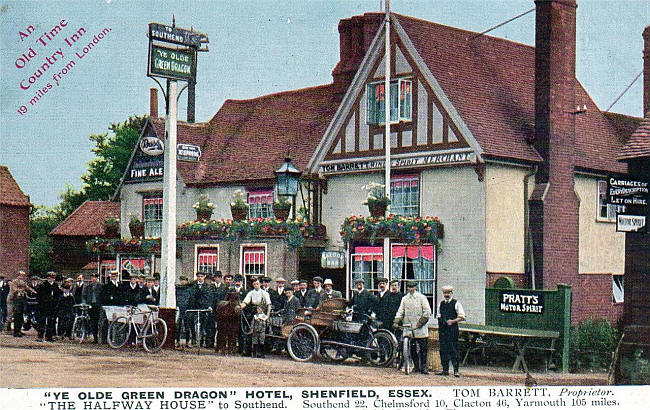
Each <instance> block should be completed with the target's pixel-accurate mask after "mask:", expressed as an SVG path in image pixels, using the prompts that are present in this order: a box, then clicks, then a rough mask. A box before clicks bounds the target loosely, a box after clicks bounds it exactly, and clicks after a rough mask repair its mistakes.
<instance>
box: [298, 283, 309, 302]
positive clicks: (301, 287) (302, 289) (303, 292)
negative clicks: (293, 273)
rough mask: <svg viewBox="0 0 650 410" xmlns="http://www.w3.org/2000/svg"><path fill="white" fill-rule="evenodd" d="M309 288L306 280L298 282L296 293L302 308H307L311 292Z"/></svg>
mask: <svg viewBox="0 0 650 410" xmlns="http://www.w3.org/2000/svg"><path fill="white" fill-rule="evenodd" d="M308 287H309V285H308V284H307V281H306V280H305V279H301V280H300V281H299V282H298V291H297V292H295V296H296V297H297V298H298V300H300V304H301V305H302V307H306V306H307V292H309V289H308Z"/></svg>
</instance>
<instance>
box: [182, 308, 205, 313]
mask: <svg viewBox="0 0 650 410" xmlns="http://www.w3.org/2000/svg"><path fill="white" fill-rule="evenodd" d="M185 312H192V313H201V312H212V308H211V307H209V308H207V309H187V310H186V311H185Z"/></svg>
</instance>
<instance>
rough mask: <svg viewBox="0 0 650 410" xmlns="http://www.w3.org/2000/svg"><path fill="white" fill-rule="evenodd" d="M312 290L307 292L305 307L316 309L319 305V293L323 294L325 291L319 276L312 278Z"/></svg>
mask: <svg viewBox="0 0 650 410" xmlns="http://www.w3.org/2000/svg"><path fill="white" fill-rule="evenodd" d="M313 283H314V288H313V289H309V291H307V295H306V296H305V302H304V303H305V307H308V308H316V307H318V305H319V304H320V297H321V293H325V289H323V287H322V283H323V278H321V277H320V276H314V279H313Z"/></svg>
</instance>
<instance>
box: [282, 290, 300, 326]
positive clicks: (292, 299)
mask: <svg viewBox="0 0 650 410" xmlns="http://www.w3.org/2000/svg"><path fill="white" fill-rule="evenodd" d="M284 295H285V296H286V298H287V301H286V303H285V304H284V311H283V312H282V321H283V323H291V322H293V320H294V319H295V318H296V311H297V310H298V309H302V303H300V300H299V299H298V298H297V297H296V296H295V295H294V292H293V288H286V289H285V290H284Z"/></svg>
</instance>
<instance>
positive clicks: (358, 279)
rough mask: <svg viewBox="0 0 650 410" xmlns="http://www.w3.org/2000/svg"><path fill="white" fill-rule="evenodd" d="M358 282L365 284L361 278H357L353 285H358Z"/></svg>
mask: <svg viewBox="0 0 650 410" xmlns="http://www.w3.org/2000/svg"><path fill="white" fill-rule="evenodd" d="M359 282H361V283H366V281H365V280H363V278H357V279H355V280H354V283H359Z"/></svg>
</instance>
